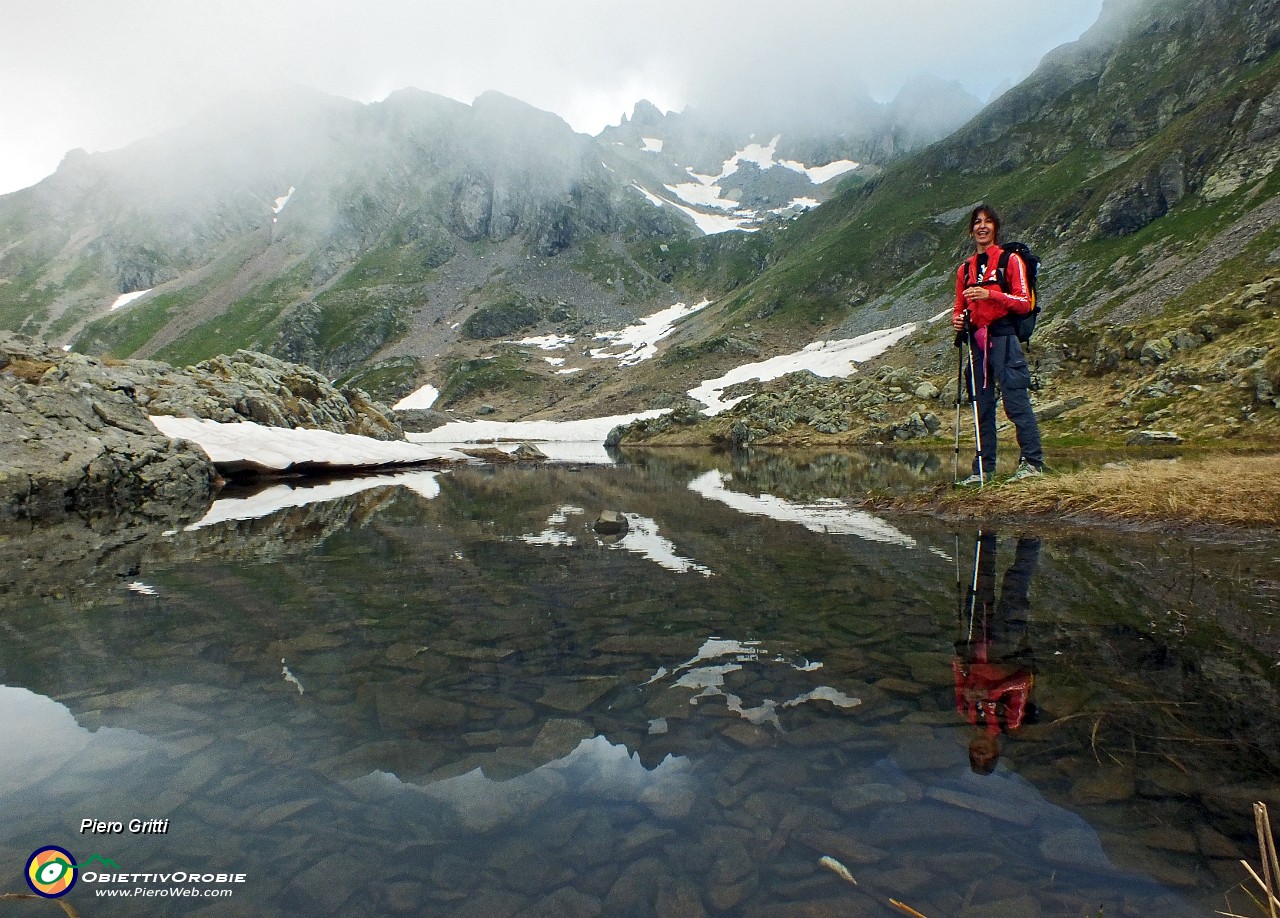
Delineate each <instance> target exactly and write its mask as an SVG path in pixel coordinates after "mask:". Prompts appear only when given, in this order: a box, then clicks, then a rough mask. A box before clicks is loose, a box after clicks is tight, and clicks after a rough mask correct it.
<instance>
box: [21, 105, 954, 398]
mask: <svg viewBox="0 0 1280 918" xmlns="http://www.w3.org/2000/svg"><path fill="white" fill-rule="evenodd" d="M922 100H931V101H928V102H922ZM942 102H945V105H943V108H945V117H943V116H940V115H939V110H938V107H939V104H940V103H942ZM978 107H979V106H978V102H977V100H976V99H973V98H972V97H970V96H968V95H966V94H965V93H964V92H963V91H962V90H960V88H959V87H958V86H955V85H947V84H940V83H937V82H936V81H935V82H933V83H931V84H915V85H913V86H912V87H911V88H910V89H909V90H908V91H904V93H903V94H902V96H901V97H900V101H899V102H895V103H894V104H891V105H888V106H881V105H878V104H877V103H874V102H872V101H871V99H870V98H869V97H866V98H865V101H864V103H863V104H862V105H861V106H860V107H859V108H858V109H856V110H850V111H846V112H844V113H843V117H842V118H841V119H840V120H838V121H832V122H830V123H823V124H822V125H819V124H815V123H814V122H813V120H812V118H811V117H809V116H806V117H805V118H803V119H800V120H799V121H798V122H796V123H792V121H789V120H788V119H786V118H783V117H779V118H778V120H779V122H780V123H779V124H777V125H775V126H772V127H771V126H769V125H765V124H761V123H757V122H758V121H759V120H760V119H758V118H757V119H753V120H751V121H749V122H747V123H744V124H741V125H735V124H733V123H731V119H730V117H729V116H728V115H727V114H726V113H725V112H723V111H721V112H712V113H708V114H706V115H703V114H700V113H698V112H696V111H689V112H685V113H681V114H665V115H664V114H662V113H661V112H659V110H658V109H657V108H656V107H655V106H653V105H652V104H651V103H648V102H645V101H641V102H640V103H638V104H637V105H636V107H635V110H634V112H633V114H632V116H630V117H629V118H624V119H623V121H622V123H621V124H620V125H618V126H615V127H612V128H608V129H606V130H605V131H604V132H603V133H602V134H601V135H600V136H599V137H598V138H591V137H588V136H586V135H583V134H579V133H575V132H574V131H573V130H572V129H571V128H570V127H569V126H568V125H567V124H566V123H565V122H564V121H563V120H561V119H560V118H559V117H557V116H555V115H552V114H550V113H547V112H542V111H539V110H537V109H535V108H533V107H532V106H529V105H526V104H524V103H522V102H520V101H518V100H516V99H512V98H510V97H507V96H503V95H501V94H498V93H486V94H484V95H482V96H481V97H480V98H478V99H477V100H476V101H475V103H474V104H473V105H464V104H462V103H459V102H455V101H453V100H451V99H447V98H444V97H442V96H436V95H432V94H429V93H424V92H420V91H417V90H402V91H400V92H397V93H393V94H392V95H391V96H389V97H388V98H387V99H386V100H385V101H383V102H379V103H373V104H369V105H363V104H360V103H356V102H352V101H349V100H344V99H339V98H336V97H332V96H328V95H325V94H322V93H318V92H315V91H309V90H293V91H287V92H279V93H270V94H256V95H248V96H242V97H238V98H235V99H233V100H230V101H228V102H227V103H225V104H224V105H222V106H220V107H218V108H216V109H213V110H211V111H208V112H206V113H204V114H203V115H202V116H201V117H200V118H198V119H197V120H195V121H193V122H192V123H191V124H190V125H188V126H187V127H185V128H182V129H180V130H175V131H172V132H169V133H167V134H164V135H161V136H158V137H155V138H152V139H150V140H146V141H141V142H138V143H135V144H132V145H130V146H129V147H126V148H124V149H122V150H118V151H112V152H109V153H98V154H86V153H83V152H73V153H71V154H69V155H68V156H67V158H66V159H65V160H64V161H63V163H62V165H61V166H60V167H59V169H58V171H57V172H56V173H55V174H54V175H53V176H50V177H49V178H48V179H46V180H45V181H43V182H41V183H39V184H37V185H36V186H34V187H32V188H29V189H25V190H23V191H20V192H16V193H14V194H11V195H6V196H3V197H0V269H3V272H4V275H5V283H4V284H3V285H0V321H2V322H3V323H4V324H5V325H6V326H7V327H11V328H14V329H17V330H21V331H24V332H28V333H31V334H35V335H38V336H42V337H45V338H48V339H51V340H53V341H55V342H57V343H63V342H65V343H67V344H72V345H74V346H75V347H76V348H78V349H85V350H88V351H91V352H95V353H109V354H115V355H118V356H134V355H137V356H159V357H162V358H165V359H169V360H174V361H179V362H183V361H192V360H197V359H202V358H204V357H208V356H211V355H213V354H215V353H221V352H224V351H227V350H229V349H234V348H235V347H241V346H245V347H250V348H255V349H260V350H268V351H273V352H275V353H278V354H280V355H282V356H286V357H289V358H292V359H297V360H302V361H306V362H310V363H314V364H315V365H316V366H318V367H320V368H321V369H323V370H324V371H325V372H329V373H331V374H335V375H337V374H342V373H347V372H351V371H353V370H355V369H357V368H359V367H361V366H362V365H364V364H365V363H366V362H368V361H369V360H370V359H371V358H374V357H375V355H378V354H379V353H380V352H382V353H381V356H383V357H390V358H397V357H405V358H412V359H414V360H419V359H423V358H426V359H428V360H430V359H435V357H436V355H438V354H441V353H444V352H446V351H448V350H449V349H450V348H451V347H454V346H455V345H459V343H462V344H463V348H462V353H463V355H464V356H465V355H470V356H475V354H474V353H472V352H473V351H474V350H475V349H474V348H468V347H467V346H466V345H465V342H466V341H468V340H472V341H476V340H478V341H483V340H489V339H493V338H497V337H501V336H504V335H510V334H512V333H514V332H515V331H518V330H520V329H522V328H527V327H532V326H537V325H539V324H540V323H541V324H547V323H550V325H552V326H554V329H555V330H557V331H561V332H563V331H582V330H584V329H591V328H594V327H598V326H600V325H601V323H603V324H605V325H610V324H612V325H613V326H617V325H618V323H620V322H621V323H625V322H626V321H627V320H631V319H634V318H636V317H637V316H638V315H641V314H643V313H644V312H645V311H646V310H649V309H650V308H651V307H656V306H668V305H670V304H671V303H673V302H675V301H676V300H677V299H679V298H680V293H679V292H678V291H677V289H676V288H675V287H674V286H673V285H672V283H671V281H672V277H673V272H672V268H671V265H670V259H669V258H668V256H669V254H670V252H671V247H672V246H673V245H677V244H679V243H682V242H684V241H686V240H689V239H693V238H696V237H698V236H701V235H703V234H707V233H717V232H723V231H727V230H743V231H748V230H750V231H753V230H756V229H758V228H760V227H761V226H764V225H767V224H768V223H770V222H778V221H784V220H789V219H792V218H793V217H795V216H796V215H798V214H799V213H801V212H803V211H805V210H807V209H810V208H813V207H816V206H818V205H819V204H820V203H821V202H822V201H823V200H826V199H827V198H828V197H829V196H830V195H831V193H832V192H833V190H834V189H835V188H836V187H837V185H839V184H840V183H841V182H842V181H843V182H855V183H856V182H861V181H864V180H865V179H866V178H868V177H870V176H873V175H875V174H876V173H877V172H878V171H879V170H880V169H881V168H883V166H884V165H885V164H887V163H889V162H892V161H893V160H894V158H896V157H898V156H901V155H902V154H903V153H904V152H906V151H908V150H910V149H912V148H915V147H919V146H921V145H923V144H925V143H927V142H929V141H931V140H935V139H937V138H938V137H940V136H943V135H945V133H947V132H948V131H950V130H951V129H953V128H954V127H955V126H956V125H957V124H958V123H959V121H960V120H962V119H964V118H967V117H968V116H970V115H972V114H973V113H974V112H975V111H976V110H977V109H978Z"/></svg>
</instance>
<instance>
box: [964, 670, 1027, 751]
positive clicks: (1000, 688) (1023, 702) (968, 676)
mask: <svg viewBox="0 0 1280 918" xmlns="http://www.w3.org/2000/svg"><path fill="white" fill-rule="evenodd" d="M951 668H952V670H953V671H954V673H955V677H956V710H957V711H958V712H959V713H960V715H961V716H962V717H964V718H965V720H967V721H969V723H971V724H973V725H974V726H978V725H979V724H981V725H983V726H985V727H986V728H987V732H988V733H991V734H996V733H999V732H1000V714H1001V712H1003V713H1004V730H1005V732H1006V733H1012V732H1013V731H1014V730H1017V729H1018V728H1019V727H1020V726H1022V718H1023V716H1024V715H1025V714H1026V712H1027V699H1028V698H1029V697H1030V696H1031V689H1032V688H1033V687H1034V686H1035V682H1036V677H1035V675H1034V674H1032V673H1031V672H1029V671H1027V670H1025V669H1018V670H1013V671H1010V669H1009V667H1007V666H1000V665H999V664H997V663H963V662H961V661H960V660H954V661H953V662H952V664H951Z"/></svg>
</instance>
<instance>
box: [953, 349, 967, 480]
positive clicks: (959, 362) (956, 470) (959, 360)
mask: <svg viewBox="0 0 1280 918" xmlns="http://www.w3.org/2000/svg"><path fill="white" fill-rule="evenodd" d="M963 385H964V342H963V341H961V340H960V337H959V336H958V335H957V336H956V453H955V456H954V457H953V458H952V460H951V483H952V484H957V483H958V482H959V481H960V389H961V387H962V386H963Z"/></svg>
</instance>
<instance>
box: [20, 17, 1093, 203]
mask: <svg viewBox="0 0 1280 918" xmlns="http://www.w3.org/2000/svg"><path fill="white" fill-rule="evenodd" d="M1102 2H1103V0H987V2H985V3H983V4H972V3H965V2H961V0H894V2H885V0H642V2H641V0H451V2H440V0H0V193H5V192H9V191H13V190H16V189H18V188H21V187H25V186H27V185H30V184H34V183H35V182H37V181H39V180H40V179H41V178H43V177H44V176H46V175H48V174H49V173H51V172H52V171H53V170H54V169H55V168H56V167H57V165H58V162H59V161H60V160H61V159H62V156H63V154H65V153H66V152H67V151H68V150H70V149H74V148H77V147H83V148H85V149H88V150H92V151H97V150H108V149H114V148H116V147H120V146H124V145H126V144H128V143H130V142H131V141H133V140H137V139H139V138H141V137H146V136H149V135H152V134H155V133H158V132H160V131H163V130H166V129H168V128H172V127H176V126H178V125H181V124H183V123H185V122H187V121H189V120H191V119H192V118H193V117H195V116H196V115H197V114H198V113H199V112H200V110H201V109H202V108H203V107H205V106H207V105H209V104H211V103H213V102H215V101H216V100H218V99H219V98H221V97H222V96H225V95H227V94H229V93H232V92H240V91H244V90H252V89H266V88H271V87H276V86H282V85H303V86H312V87H315V88H317V89H321V90H324V91H326V92H330V93H333V94H335V95H340V96H345V97H348V98H352V99H358V100H360V101H364V102H370V101H375V100H378V99H381V98H384V97H385V96H386V95H387V94H388V93H390V92H392V91H393V90H396V89H400V88H403V87H406V86H414V87H417V88H418V89H423V90H427V91H430V92H436V93H440V94H442V95H447V96H451V97H453V98H455V99H458V100H459V101H462V102H468V103H469V102H471V101H472V100H473V99H474V98H475V97H476V96H478V95H479V94H480V93H482V92H484V91H485V90H489V89H496V90H498V91H500V92H504V93H506V94H508V95H511V96H515V97H516V98H519V99H522V100H524V101H525V102H528V103H530V104H532V105H535V106H537V107H539V108H543V109H546V110H548V111H553V112H555V113H557V114H559V115H560V116H561V117H563V118H564V119H565V120H566V121H568V122H569V123H570V124H571V125H573V127H574V128H576V129H577V130H579V131H583V132H586V133H590V134H595V133H598V132H599V131H600V129H601V128H603V127H604V126H606V125H608V124H616V123H618V121H619V120H620V118H621V116H622V114H623V113H624V112H627V113H629V112H630V111H631V107H632V105H634V103H635V102H636V101H637V100H639V99H642V98H647V99H649V100H650V101H652V102H654V103H655V104H656V105H658V107H660V108H662V109H665V110H679V109H682V108H684V107H685V106H686V105H699V104H703V105H707V104H710V103H711V102H713V101H717V100H724V99H726V98H731V97H732V96H734V95H735V94H737V93H739V92H741V93H742V94H743V97H746V98H751V97H752V94H753V93H754V94H757V97H759V96H760V95H768V96H769V97H771V98H777V96H778V95H779V93H790V92H792V91H794V94H795V97H796V100H797V104H802V103H803V100H804V99H805V97H806V95H813V94H818V95H821V94H823V93H824V92H827V93H829V92H830V91H831V90H832V88H833V87H850V86H854V85H857V84H858V83H862V84H864V85H865V86H866V87H867V88H868V89H869V90H870V91H871V93H872V95H873V96H875V97H876V98H877V99H879V100H881V101H887V100H888V99H890V98H892V96H893V95H894V94H895V93H896V92H897V90H898V88H899V87H900V86H901V85H902V83H903V81H904V80H906V79H907V78H909V77H910V76H912V75H913V74H916V73H931V74H933V75H935V76H939V77H943V78H946V79H955V80H958V81H959V82H960V83H962V84H963V85H964V86H965V88H967V89H968V90H969V91H970V92H972V93H974V94H975V95H977V96H978V97H979V98H981V99H983V100H985V99H986V98H987V97H988V96H989V95H990V93H991V91H992V90H993V89H994V88H996V87H997V86H999V85H1001V84H1003V83H1005V82H1007V81H1017V80H1019V79H1021V78H1022V77H1024V76H1026V75H1027V74H1028V73H1029V72H1030V71H1031V69H1032V68H1033V67H1034V66H1035V64H1036V62H1037V61H1038V60H1039V59H1040V57H1041V56H1042V55H1043V54H1044V53H1045V52H1046V51H1048V50H1050V49H1052V48H1054V47H1057V46H1058V45H1060V44H1063V43H1064V42H1068V41H1073V40H1075V39H1076V38H1078V37H1079V36H1080V35H1081V33H1082V32H1084V30H1085V29H1087V28H1088V27H1089V26H1090V25H1091V24H1092V23H1093V22H1094V21H1095V20H1096V19H1097V18H1098V13H1099V10H1100V9H1101V7H1102ZM824 87H825V89H824Z"/></svg>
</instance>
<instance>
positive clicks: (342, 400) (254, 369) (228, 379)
mask: <svg viewBox="0 0 1280 918" xmlns="http://www.w3.org/2000/svg"><path fill="white" fill-rule="evenodd" d="M153 415H157V416H163V415H168V416H173V417H180V418H200V419H205V420H208V421H218V422H222V423H234V422H247V421H251V422H255V423H257V424H260V425H262V426H264V427H274V428H290V429H300V428H301V429H309V430H319V431H328V432H331V433H335V434H355V435H359V436H362V437H367V438H373V439H376V440H382V441H402V440H403V439H404V433H403V431H402V430H401V429H400V426H399V425H398V424H397V423H396V422H395V421H394V420H393V419H392V417H391V413H390V411H389V410H388V409H386V408H384V407H383V406H381V405H379V404H378V403H376V402H374V401H373V400H372V399H370V398H369V397H368V396H367V395H366V394H365V393H364V392H362V391H361V390H358V389H353V390H349V391H341V390H339V389H337V388H335V387H334V386H333V385H332V384H330V383H329V381H328V380H327V379H326V378H325V377H324V376H322V375H321V374H320V373H318V372H316V371H315V370H313V369H311V368H309V367H305V366H302V365H299V364H293V363H288V362H286V361H282V360H278V359H276V358H274V357H269V356H267V355H264V354H258V353H255V352H252V351H237V352H236V353H235V354H232V355H230V356H220V357H214V358H212V359H210V360H206V361H203V362H202V363H199V364H197V365H195V366H191V367H173V366H170V365H168V364H165V363H160V362H157V361H149V360H124V361H115V360H105V359H98V358H94V357H89V356H86V355H83V354H76V353H69V352H64V351H62V350H60V349H58V348H55V347H52V346H50V345H47V344H44V343H42V342H40V341H37V340H35V339H33V338H30V337H27V336H25V335H18V334H12V333H8V332H0V438H3V440H4V442H5V450H4V452H3V454H2V455H0V520H4V519H10V520H12V519H21V518H43V517H56V516H58V515H61V514H64V513H66V512H75V513H81V514H89V515H94V514H102V513H112V512H118V511H121V510H128V511H129V512H131V513H142V514H144V515H146V516H159V517H168V516H171V515H173V514H174V513H175V512H178V511H180V510H181V509H182V508H189V509H190V510H191V511H192V512H199V511H202V510H203V509H204V508H205V507H207V506H208V504H209V501H210V500H211V499H212V497H213V495H214V493H215V492H216V490H217V488H218V486H219V485H220V482H221V475H220V473H219V468H218V466H217V465H215V462H214V461H213V460H212V459H211V458H210V457H209V455H208V454H207V453H206V452H205V451H204V450H203V449H201V448H200V447H199V446H198V445H196V444H194V443H192V442H190V441H189V440H185V439H178V438H172V437H169V436H166V435H164V434H163V433H161V431H160V430H159V429H157V427H156V426H155V425H154V424H153V423H152V421H151V420H150V418H151V416H153Z"/></svg>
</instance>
